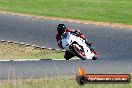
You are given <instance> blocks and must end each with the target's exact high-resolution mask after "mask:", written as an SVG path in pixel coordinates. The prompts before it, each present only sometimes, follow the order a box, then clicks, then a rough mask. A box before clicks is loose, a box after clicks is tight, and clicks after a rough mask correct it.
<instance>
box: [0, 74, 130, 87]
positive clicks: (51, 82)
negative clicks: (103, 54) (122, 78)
mask: <svg viewBox="0 0 132 88" xmlns="http://www.w3.org/2000/svg"><path fill="white" fill-rule="evenodd" d="M0 88H132V83H130V84H85V85H83V86H80V85H78V84H77V82H76V80H75V78H73V77H72V78H70V77H60V78H50V79H47V80H45V79H37V80H22V79H17V80H7V81H1V82H0Z"/></svg>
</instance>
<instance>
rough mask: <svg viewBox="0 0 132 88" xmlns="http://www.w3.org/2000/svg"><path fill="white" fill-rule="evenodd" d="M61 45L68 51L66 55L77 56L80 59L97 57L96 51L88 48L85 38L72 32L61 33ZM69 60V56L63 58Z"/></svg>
mask: <svg viewBox="0 0 132 88" xmlns="http://www.w3.org/2000/svg"><path fill="white" fill-rule="evenodd" d="M61 45H62V46H63V48H64V49H65V50H66V51H69V52H70V53H69V54H67V55H72V56H77V57H79V58H80V59H82V60H87V59H92V60H96V59H98V54H97V52H96V51H95V50H94V49H93V48H90V47H89V46H88V45H87V44H86V43H85V40H84V39H82V38H80V37H77V36H76V35H75V34H74V33H71V32H66V33H63V34H62V40H61ZM65 59H66V60H69V59H70V58H65Z"/></svg>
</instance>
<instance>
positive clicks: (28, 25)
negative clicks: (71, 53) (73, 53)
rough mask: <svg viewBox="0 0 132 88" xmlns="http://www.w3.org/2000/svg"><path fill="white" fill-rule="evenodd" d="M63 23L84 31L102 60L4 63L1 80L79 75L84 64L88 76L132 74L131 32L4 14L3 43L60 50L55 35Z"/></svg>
mask: <svg viewBox="0 0 132 88" xmlns="http://www.w3.org/2000/svg"><path fill="white" fill-rule="evenodd" d="M59 23H64V24H66V25H67V26H68V27H70V28H73V29H80V30H81V32H82V33H84V34H85V35H86V36H87V38H88V40H89V41H91V42H93V43H94V44H93V46H94V47H95V48H96V50H97V51H98V53H99V57H100V59H99V60H97V61H91V60H88V61H81V60H70V61H50V60H45V61H41V60H40V61H22V62H19V61H15V62H14V61H9V62H7V61H1V62H0V69H1V70H0V79H6V78H9V76H10V75H11V74H12V73H13V72H15V73H13V74H16V76H21V77H25V78H30V77H33V78H37V77H44V75H48V76H50V75H51V76H53V75H57V74H60V75H66V74H68V75H70V74H75V73H76V68H77V65H80V64H81V65H84V68H85V69H86V71H88V73H131V72H132V64H131V62H132V30H131V29H125V28H112V27H104V26H97V25H88V24H87V25H86V24H79V23H74V22H73V23H71V22H66V21H59V20H47V19H38V18H33V17H22V16H15V15H9V14H0V39H1V40H7V41H8V40H9V41H14V42H20V43H21V42H23V43H28V44H32V45H38V46H41V47H50V48H58V46H57V44H56V40H55V35H56V33H57V31H56V27H57V25H58V24H59ZM58 72H59V73H58Z"/></svg>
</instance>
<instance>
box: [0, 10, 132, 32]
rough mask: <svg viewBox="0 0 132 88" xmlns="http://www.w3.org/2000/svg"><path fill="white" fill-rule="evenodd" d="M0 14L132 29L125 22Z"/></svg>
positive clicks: (2, 12)
mask: <svg viewBox="0 0 132 88" xmlns="http://www.w3.org/2000/svg"><path fill="white" fill-rule="evenodd" d="M0 14H11V15H17V16H27V17H28V16H29V17H33V18H40V19H49V20H60V21H68V22H75V23H83V24H94V25H100V26H109V27H114V28H128V29H132V25H125V24H120V23H109V22H96V21H85V20H75V19H69V18H60V17H48V16H46V17H45V16H37V15H30V14H22V13H13V12H7V11H0Z"/></svg>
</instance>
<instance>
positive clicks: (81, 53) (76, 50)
mask: <svg viewBox="0 0 132 88" xmlns="http://www.w3.org/2000/svg"><path fill="white" fill-rule="evenodd" d="M72 50H73V52H74V53H75V54H76V56H77V57H79V58H81V59H82V60H86V59H87V57H86V55H85V53H84V50H83V49H82V47H80V46H79V45H77V44H73V45H72Z"/></svg>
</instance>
